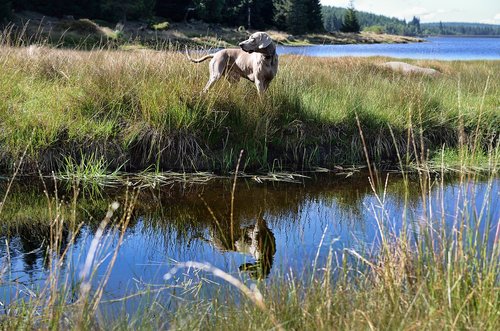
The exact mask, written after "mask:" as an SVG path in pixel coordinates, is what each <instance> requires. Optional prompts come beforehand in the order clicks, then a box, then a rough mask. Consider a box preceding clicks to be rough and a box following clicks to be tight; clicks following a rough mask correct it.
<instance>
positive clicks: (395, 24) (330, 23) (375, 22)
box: [322, 6, 500, 36]
mask: <svg viewBox="0 0 500 331" xmlns="http://www.w3.org/2000/svg"><path fill="white" fill-rule="evenodd" d="M346 11H347V9H346V8H341V7H332V6H323V8H322V12H323V23H324V26H325V29H326V30H327V31H330V32H335V31H339V30H340V27H341V26H342V20H343V17H344V15H345V13H346ZM356 14H357V17H358V21H359V24H360V25H361V29H362V30H365V31H372V32H377V33H389V34H396V35H406V36H415V35H477V36H500V25H496V24H482V23H462V22H453V23H448V22H446V23H443V22H436V23H420V19H419V18H418V17H414V18H413V20H411V21H409V22H406V21H405V20H401V19H398V18H395V17H388V16H384V15H377V14H373V13H368V12H363V11H357V12H356Z"/></svg>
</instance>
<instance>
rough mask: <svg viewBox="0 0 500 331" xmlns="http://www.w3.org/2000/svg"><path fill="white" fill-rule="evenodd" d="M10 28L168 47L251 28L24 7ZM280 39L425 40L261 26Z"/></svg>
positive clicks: (33, 35)
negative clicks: (121, 20) (63, 14)
mask: <svg viewBox="0 0 500 331" xmlns="http://www.w3.org/2000/svg"><path fill="white" fill-rule="evenodd" d="M10 24H11V26H10V27H9V29H11V30H18V31H23V33H24V35H23V37H25V38H26V39H28V40H32V41H33V40H34V41H35V42H37V41H38V40H36V39H43V40H45V41H46V42H48V43H49V44H54V45H58V46H66V47H72V46H73V47H81V46H84V47H93V46H95V45H103V44H104V45H106V44H110V43H111V44H113V45H115V46H120V45H122V46H127V45H130V44H137V45H138V46H139V45H140V46H145V47H148V46H151V45H152V46H154V45H159V44H160V45H161V44H164V45H170V47H172V46H173V47H184V46H197V47H200V46H203V47H232V46H235V45H237V44H238V43H239V42H240V41H241V40H245V39H246V38H247V36H248V34H249V33H253V32H255V31H257V30H245V29H240V28H236V27H225V26H222V25H220V24H207V23H204V22H201V21H191V22H189V23H188V22H185V23H171V24H165V26H168V27H167V28H165V29H164V30H153V29H152V28H151V27H149V26H148V24H146V23H144V22H141V21H128V22H127V23H126V24H125V25H123V26H119V25H116V26H115V25H114V24H111V23H109V22H105V21H101V20H88V19H74V18H56V17H50V16H45V15H42V14H39V13H36V12H30V11H23V12H18V13H16V14H15V15H14V18H13V20H12V22H11V23H10ZM265 32H267V33H268V34H269V35H270V36H271V38H272V39H273V40H274V41H275V42H276V43H277V44H278V45H284V46H312V45H347V44H380V43H414V42H424V41H425V40H424V39H422V38H418V37H408V36H399V35H389V34H376V33H371V32H360V33H342V32H324V33H310V34H305V35H296V36H294V35H291V34H289V33H287V32H283V31H277V30H265Z"/></svg>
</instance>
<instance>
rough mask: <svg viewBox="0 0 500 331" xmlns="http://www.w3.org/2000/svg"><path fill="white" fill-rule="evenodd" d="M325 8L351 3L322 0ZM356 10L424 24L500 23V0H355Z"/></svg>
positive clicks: (340, 0) (343, 0) (339, 0)
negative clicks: (414, 20)
mask: <svg viewBox="0 0 500 331" xmlns="http://www.w3.org/2000/svg"><path fill="white" fill-rule="evenodd" d="M320 1H321V4H322V5H327V6H335V7H347V6H348V5H349V0H320ZM354 8H356V10H359V11H367V12H370V13H374V14H380V15H385V16H390V17H397V18H400V19H403V18H404V19H406V20H407V21H408V20H411V19H412V18H413V16H417V17H420V21H421V22H422V23H424V22H439V21H442V22H475V23H490V24H500V0H474V1H471V0H399V1H398V0H355V1H354Z"/></svg>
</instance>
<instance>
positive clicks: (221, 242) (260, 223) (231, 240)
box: [208, 217, 276, 279]
mask: <svg viewBox="0 0 500 331" xmlns="http://www.w3.org/2000/svg"><path fill="white" fill-rule="evenodd" d="M236 223H239V222H236ZM219 225H220V226H218V227H215V228H212V229H211V230H210V237H211V238H210V239H209V240H208V241H209V242H211V243H212V244H213V245H214V246H215V248H217V249H218V250H220V251H222V252H228V251H235V252H239V253H243V254H249V255H251V256H252V257H253V258H254V259H255V262H252V263H243V264H242V265H240V267H239V269H240V271H245V272H248V274H249V275H250V276H251V277H252V278H255V279H264V278H266V277H267V276H268V275H269V273H270V272H271V268H272V266H273V260H274V254H275V253H276V239H275V238H274V234H273V232H272V231H271V230H270V229H269V227H268V226H267V224H266V221H265V220H264V219H263V218H261V217H259V218H257V221H254V223H253V224H252V223H250V224H245V225H241V224H238V226H233V228H234V230H233V233H231V226H230V224H224V225H222V224H219Z"/></svg>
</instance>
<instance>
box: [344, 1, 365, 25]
mask: <svg viewBox="0 0 500 331" xmlns="http://www.w3.org/2000/svg"><path fill="white" fill-rule="evenodd" d="M360 29H361V27H360V25H359V22H358V18H357V16H356V10H355V9H354V4H353V2H352V1H351V2H350V4H349V8H347V12H346V14H345V16H344V23H343V24H342V28H340V31H342V32H354V33H359V31H360Z"/></svg>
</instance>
